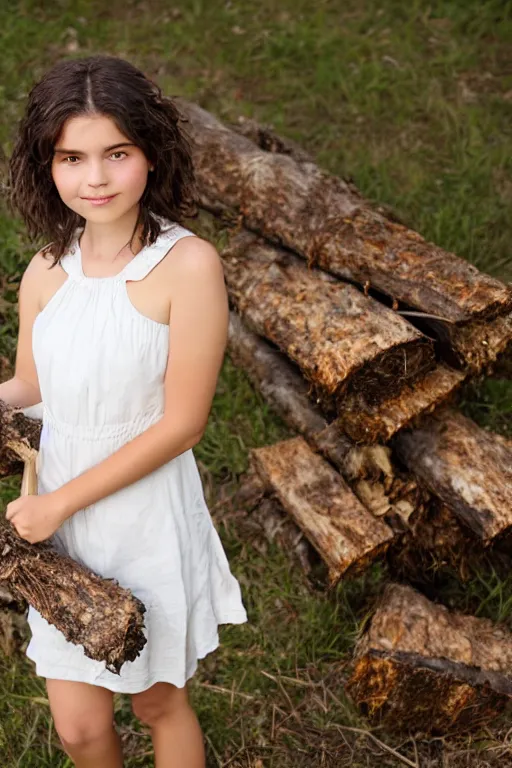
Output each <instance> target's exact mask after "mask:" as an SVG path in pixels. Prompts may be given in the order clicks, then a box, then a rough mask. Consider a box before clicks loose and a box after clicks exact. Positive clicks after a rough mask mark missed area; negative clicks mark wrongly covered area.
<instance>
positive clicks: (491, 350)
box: [444, 312, 512, 374]
mask: <svg viewBox="0 0 512 768" xmlns="http://www.w3.org/2000/svg"><path fill="white" fill-rule="evenodd" d="M444 354H445V357H446V358H448V357H450V361H451V362H452V364H453V365H457V366H459V367H461V366H463V365H465V366H467V368H468V370H469V371H470V372H471V373H482V374H485V373H492V372H493V370H495V369H496V368H499V367H500V366H503V362H504V360H505V359H506V358H507V357H509V358H511V359H512V312H510V313H508V314H506V315H502V316H501V317H496V318H494V319H493V320H475V321H473V322H471V323H468V324H467V325H465V326H462V327H460V328H459V329H458V332H457V334H456V335H454V336H452V338H451V339H450V348H449V349H448V346H447V347H446V349H445V350H444Z"/></svg>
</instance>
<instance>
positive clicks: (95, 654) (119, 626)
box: [0, 523, 146, 673]
mask: <svg viewBox="0 0 512 768" xmlns="http://www.w3.org/2000/svg"><path fill="white" fill-rule="evenodd" d="M0 582H3V584H4V585H6V587H7V589H8V590H9V591H10V592H11V593H12V595H13V596H14V597H15V598H17V599H23V600H26V601H27V602H28V603H30V605H33V606H34V608H36V609H37V610H38V611H39V612H40V613H41V615H42V616H44V618H45V619H46V620H47V621H48V622H49V623H50V624H53V626H55V627H56V628H57V629H58V630H60V631H61V632H62V634H63V635H64V637H65V638H66V640H68V641H69V642H72V643H74V644H75V645H83V648H84V652H85V654H86V656H88V657H89V658H91V659H94V660H95V661H104V662H106V666H107V669H109V670H110V671H111V672H115V673H119V670H120V669H121V666H122V665H123V664H124V662H125V661H134V660H135V659H136V658H137V656H138V655H139V654H140V652H141V650H142V649H143V647H144V645H145V644H146V638H145V636H144V633H143V626H144V619H143V616H144V613H145V607H144V605H143V604H142V603H141V601H140V600H138V599H137V598H136V597H134V596H133V595H132V594H131V592H130V591H129V590H127V589H123V588H122V587H120V586H119V585H118V584H117V582H115V581H114V580H113V579H101V578H100V577H99V576H97V575H96V574H94V573H93V572H92V571H90V570H88V569H86V568H84V567H83V566H81V565H80V564H79V563H77V562H75V560H72V559H71V558H70V557H68V556H67V555H64V554H61V553H58V552H56V551H55V550H54V549H52V547H51V546H50V545H49V544H48V543H46V542H42V543H39V544H29V543H28V542H26V541H24V540H23V539H21V538H20V537H19V536H18V535H17V534H16V533H15V532H14V531H13V530H12V529H11V527H10V526H8V525H7V524H5V523H4V524H0Z"/></svg>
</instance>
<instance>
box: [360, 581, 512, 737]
mask: <svg viewBox="0 0 512 768" xmlns="http://www.w3.org/2000/svg"><path fill="white" fill-rule="evenodd" d="M511 674H512V635H511V634H510V632H509V631H508V630H507V629H505V627H501V626H499V625H494V624H493V623H492V622H491V621H489V620H487V619H479V618H475V617H474V616H465V615H462V614H457V613H450V612H449V611H448V610H447V609H446V608H445V607H444V606H441V605H436V604H434V603H431V602H429V601H428V600H427V598H426V597H424V596H423V595H421V594H419V593H418V592H416V591H415V590H413V589H411V588H410V587H407V586H403V585H399V584H390V585H388V587H387V588H386V590H385V592H384V595H383V597H382V600H381V602H380V604H379V606H378V607H377V610H376V612H375V614H374V616H373V618H372V620H371V624H370V627H369V629H368V631H367V632H366V633H365V634H364V635H363V636H362V637H361V638H360V640H359V642H358V644H357V646H356V652H355V669H354V672H353V675H352V677H351V678H350V680H349V681H348V683H347V686H346V688H347V692H348V693H349V695H350V696H351V697H352V698H353V699H354V701H355V702H356V703H357V704H358V705H359V706H360V707H361V709H362V711H363V712H364V713H365V714H366V715H367V716H368V717H369V718H370V720H371V721H372V722H373V723H377V722H378V723H381V724H383V725H384V726H385V727H386V728H387V729H388V730H392V731H407V730H412V731H413V732H416V733H418V732H421V733H432V732H434V733H445V732H446V731H447V730H448V729H451V728H453V727H457V728H461V729H462V728H465V727H470V728H476V727H478V726H480V725H481V723H482V721H485V720H488V719H489V718H491V717H494V716H495V715H496V713H497V712H499V711H500V710H501V709H502V708H503V707H504V706H505V705H506V704H507V703H508V702H510V700H511V697H512V677H511Z"/></svg>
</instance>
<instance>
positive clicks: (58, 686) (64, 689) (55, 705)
mask: <svg viewBox="0 0 512 768" xmlns="http://www.w3.org/2000/svg"><path fill="white" fill-rule="evenodd" d="M46 689H47V691H48V698H49V701H50V709H51V712H52V715H53V720H54V723H55V729H56V731H57V733H58V734H59V738H60V740H61V742H62V746H63V747H64V750H65V752H66V754H67V755H69V757H70V758H71V759H72V760H73V761H74V763H75V766H76V768H99V766H101V768H122V766H123V756H122V752H121V741H120V739H119V735H118V734H117V731H116V730H115V727H114V704H113V698H114V697H113V694H112V692H111V691H108V690H106V688H100V687H99V686H96V685H89V684H87V683H75V682H71V681H69V680H47V681H46Z"/></svg>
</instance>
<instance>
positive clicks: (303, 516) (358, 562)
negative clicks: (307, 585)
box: [250, 437, 394, 587]
mask: <svg viewBox="0 0 512 768" xmlns="http://www.w3.org/2000/svg"><path fill="white" fill-rule="evenodd" d="M250 461H251V467H252V469H253V471H255V472H257V473H258V474H259V475H260V476H261V477H262V478H263V481H264V482H265V483H268V484H270V485H271V486H272V489H273V491H274V493H275V495H276V497H277V498H278V499H279V501H280V502H281V504H282V506H283V508H284V509H285V510H286V512H287V513H288V514H289V515H291V517H292V519H293V520H294V521H295V522H296V523H297V525H298V526H299V527H300V528H301V529H302V530H303V531H304V534H305V535H306V537H307V538H308V540H309V541H310V542H311V544H312V545H313V547H314V548H315V549H316V550H317V552H318V553H319V554H320V556H321V557H322V559H323V560H324V562H325V563H326V564H327V565H328V568H329V583H330V586H331V587H332V586H334V585H335V584H336V583H337V582H338V581H339V579H340V578H342V577H343V576H345V575H348V574H349V573H351V574H355V573H358V572H360V571H362V570H364V569H365V568H366V567H367V566H368V565H369V564H370V563H371V562H373V561H374V560H375V559H376V558H378V557H379V556H380V555H382V554H384V553H385V551H386V549H387V548H388V546H389V543H390V542H391V540H392V539H393V535H394V534H393V532H392V531H391V529H390V528H388V526H387V525H386V524H385V523H383V522H382V521H381V520H379V519H376V518H374V517H373V516H372V514H371V513H370V512H369V511H368V510H367V509H366V508H365V507H364V506H363V505H362V504H361V502H360V501H359V500H358V499H357V497H356V496H355V495H354V494H353V493H352V491H351V490H350V488H349V486H348V485H347V483H346V482H345V481H344V480H343V478H342V477H341V476H340V475H339V474H338V473H337V472H336V471H335V470H334V469H333V468H332V467H331V466H330V465H329V464H328V463H327V462H326V461H325V460H324V459H322V457H321V456H318V455H317V454H315V453H313V451H312V450H311V448H310V447H309V446H308V444H307V443H306V442H305V440H304V439H303V438H302V437H296V438H292V439H290V440H285V441H282V442H280V443H276V444H275V445H271V446H266V447H264V448H257V449H253V450H252V451H251V454H250Z"/></svg>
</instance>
